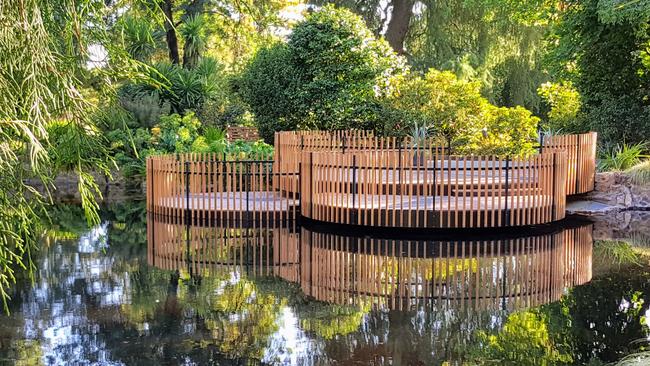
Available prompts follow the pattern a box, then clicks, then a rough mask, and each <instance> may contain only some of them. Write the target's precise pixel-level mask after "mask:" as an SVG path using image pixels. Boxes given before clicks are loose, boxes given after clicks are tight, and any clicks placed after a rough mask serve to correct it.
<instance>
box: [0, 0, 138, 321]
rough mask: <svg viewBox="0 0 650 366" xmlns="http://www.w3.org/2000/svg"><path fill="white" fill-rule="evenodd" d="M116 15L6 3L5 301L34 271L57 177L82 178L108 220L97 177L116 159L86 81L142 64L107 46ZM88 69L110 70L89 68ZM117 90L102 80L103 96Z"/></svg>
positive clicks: (1, 193)
mask: <svg viewBox="0 0 650 366" xmlns="http://www.w3.org/2000/svg"><path fill="white" fill-rule="evenodd" d="M113 10H114V9H112V8H110V7H109V6H107V5H105V4H104V2H97V1H92V0H88V1H85V0H81V1H72V0H64V1H48V0H23V1H13V0H4V1H0V12H1V13H2V16H1V17H0V85H1V86H2V87H1V89H2V93H1V94H0V123H1V124H2V128H1V129H0V168H1V169H2V171H3V174H2V177H0V295H1V296H2V297H3V299H5V300H6V297H7V292H6V287H7V286H9V285H10V284H11V282H12V281H13V280H14V278H15V277H14V270H16V269H17V268H21V267H22V268H27V267H29V268H31V262H30V258H31V254H30V253H31V250H32V249H33V247H34V246H35V243H36V241H35V237H36V234H37V230H38V228H39V223H40V222H42V220H44V219H45V218H46V214H45V207H46V206H47V204H48V203H49V202H50V201H51V197H50V196H49V192H50V190H51V189H53V186H52V178H53V177H54V176H56V174H57V173H59V172H61V171H62V170H70V171H73V172H75V173H76V174H77V175H78V177H79V184H78V189H79V192H80V195H81V199H82V207H83V208H84V210H85V213H86V217H87V219H88V222H89V223H97V222H98V220H99V217H98V214H97V210H98V205H97V201H96V197H101V194H100V192H99V188H98V186H97V184H96V183H95V181H94V179H93V178H92V176H91V175H90V174H89V173H88V171H89V170H97V171H99V172H103V173H106V174H108V167H109V165H108V164H109V162H108V161H107V159H106V158H107V152H106V148H105V144H104V141H103V138H102V136H101V134H99V133H98V130H97V128H96V127H95V126H94V123H93V120H92V118H91V115H92V111H93V110H94V105H93V104H92V103H91V102H90V101H89V99H88V98H86V97H85V95H84V94H83V92H85V91H87V89H86V88H85V87H84V84H83V82H82V81H83V80H84V79H85V80H87V79H89V78H90V76H91V75H92V74H97V75H98V76H99V77H98V78H97V79H98V80H114V78H116V77H124V76H125V75H129V74H130V75H134V74H133V67H132V66H134V65H139V64H138V63H137V62H135V61H133V60H132V59H130V58H129V57H128V53H127V52H126V51H125V50H124V49H121V48H119V47H118V46H117V45H114V44H111V43H110V42H108V40H109V39H110V37H109V34H108V31H107V30H108V29H109V25H108V24H107V23H106V20H107V19H110V18H111V16H110V15H112V12H113ZM93 45H102V46H104V50H105V51H106V53H107V54H108V56H109V57H108V59H110V60H111V63H110V64H108V63H106V60H97V59H98V55H93V54H92V52H91V50H92V49H93V47H91V46H93ZM93 62H94V63H93ZM87 63H91V64H95V65H96V64H99V65H100V66H103V67H99V68H96V69H94V70H93V71H89V70H88V68H87V67H86V65H87ZM110 84H111V82H110V81H109V82H107V83H99V84H98V85H97V89H98V91H96V93H101V92H103V91H104V90H103V88H110ZM53 124H54V125H53ZM53 131H56V132H55V133H53V135H52V136H50V135H49V134H48V132H53ZM38 187H41V188H42V189H41V190H40V191H39V190H38ZM5 309H6V305H5Z"/></svg>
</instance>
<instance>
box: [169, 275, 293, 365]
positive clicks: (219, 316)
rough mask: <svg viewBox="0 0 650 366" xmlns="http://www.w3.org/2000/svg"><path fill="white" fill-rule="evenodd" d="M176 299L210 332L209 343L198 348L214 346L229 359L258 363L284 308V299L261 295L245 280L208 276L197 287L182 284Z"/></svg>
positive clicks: (204, 341) (203, 341)
mask: <svg viewBox="0 0 650 366" xmlns="http://www.w3.org/2000/svg"><path fill="white" fill-rule="evenodd" d="M178 297H179V300H180V301H181V303H183V304H184V305H185V306H189V307H191V308H192V309H193V310H194V311H195V312H196V314H197V315H199V316H200V317H201V318H202V319H203V321H204V325H205V327H206V328H207V329H208V330H209V331H210V334H211V339H209V340H206V339H204V340H202V341H201V342H200V345H201V346H202V347H206V346H208V345H213V346H215V347H217V348H218V349H219V351H220V352H221V353H223V354H225V355H227V356H228V357H231V358H242V357H246V358H253V359H261V357H262V356H263V353H264V348H265V347H266V345H267V342H268V340H269V337H270V336H271V334H272V333H273V332H275V331H277V329H278V326H277V324H276V319H277V318H278V315H279V313H280V309H281V308H282V307H283V306H285V305H286V299H280V298H278V297H276V296H275V295H274V294H271V293H267V294H263V293H260V292H259V291H258V289H257V286H256V285H255V283H254V282H252V281H250V280H248V279H243V278H234V277H233V278H226V277H223V276H218V275H215V274H214V273H209V272H206V273H204V275H203V276H202V277H201V280H200V284H198V285H193V284H192V282H191V281H182V282H181V283H180V286H179V295H178Z"/></svg>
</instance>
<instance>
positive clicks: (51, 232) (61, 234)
mask: <svg viewBox="0 0 650 366" xmlns="http://www.w3.org/2000/svg"><path fill="white" fill-rule="evenodd" d="M48 215H49V222H48V223H47V224H46V227H45V237H46V238H47V239H49V240H71V239H77V238H79V237H80V236H81V235H82V234H84V233H85V232H87V231H88V225H87V223H86V220H85V217H84V211H83V209H82V208H81V207H80V206H78V205H67V204H57V205H53V206H52V207H51V208H50V209H49V210H48Z"/></svg>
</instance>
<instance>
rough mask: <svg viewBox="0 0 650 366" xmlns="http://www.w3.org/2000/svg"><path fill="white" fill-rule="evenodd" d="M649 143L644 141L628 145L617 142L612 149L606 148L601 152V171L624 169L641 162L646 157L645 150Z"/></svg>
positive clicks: (599, 165)
mask: <svg viewBox="0 0 650 366" xmlns="http://www.w3.org/2000/svg"><path fill="white" fill-rule="evenodd" d="M647 147H648V144H647V143H644V142H640V143H636V144H632V145H628V144H627V143H623V144H617V145H616V146H614V147H613V148H612V149H609V150H604V151H602V152H601V154H600V158H599V161H598V169H599V170H600V171H623V170H626V169H630V168H632V167H633V166H634V165H636V164H639V163H640V162H641V159H642V158H644V157H645V156H646V155H644V151H645V150H646V149H647Z"/></svg>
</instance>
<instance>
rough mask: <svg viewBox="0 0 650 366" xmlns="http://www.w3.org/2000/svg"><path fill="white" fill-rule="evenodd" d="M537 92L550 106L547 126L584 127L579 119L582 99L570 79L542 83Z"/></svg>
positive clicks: (551, 127)
mask: <svg viewBox="0 0 650 366" xmlns="http://www.w3.org/2000/svg"><path fill="white" fill-rule="evenodd" d="M537 93H538V94H539V95H540V96H541V97H542V100H543V101H544V102H545V103H546V105H547V106H548V109H549V110H548V112H547V113H546V121H545V126H544V127H545V128H549V129H554V130H560V129H561V130H566V131H571V132H574V131H580V130H581V129H583V127H582V126H581V125H580V121H578V118H579V116H578V114H579V112H580V107H581V105H582V104H581V101H580V93H578V91H577V90H576V89H575V87H574V86H573V83H571V82H570V81H562V82H559V83H551V82H547V83H544V84H542V85H541V86H540V87H539V89H537Z"/></svg>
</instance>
